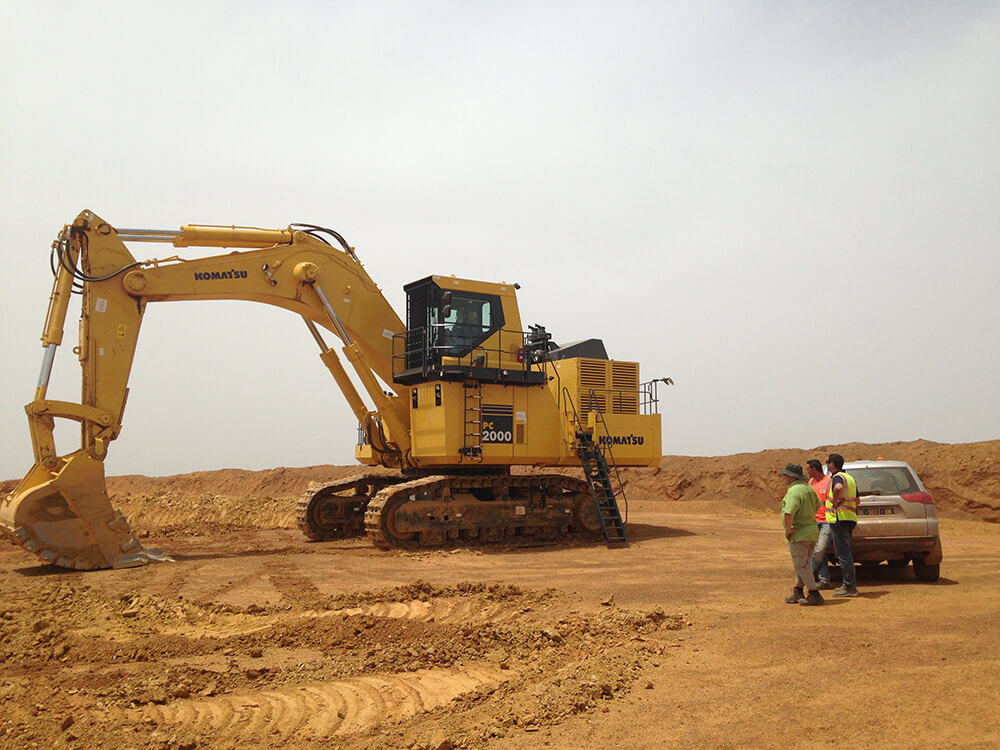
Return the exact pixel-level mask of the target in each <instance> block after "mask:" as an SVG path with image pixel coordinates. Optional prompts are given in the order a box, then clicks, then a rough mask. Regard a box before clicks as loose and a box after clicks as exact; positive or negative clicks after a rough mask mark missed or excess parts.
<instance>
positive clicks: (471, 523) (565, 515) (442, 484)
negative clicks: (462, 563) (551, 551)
mask: <svg viewBox="0 0 1000 750" xmlns="http://www.w3.org/2000/svg"><path fill="white" fill-rule="evenodd" d="M364 524H365V530H366V531H367V532H368V537H369V539H371V540H372V542H373V543H374V544H375V546H377V547H381V548H383V549H386V548H393V547H396V548H402V549H420V548H428V547H440V546H446V545H451V544H457V545H462V546H468V545H482V544H525V543H535V544H537V543H538V542H540V541H545V542H550V541H558V540H562V539H569V538H574V537H575V538H586V539H597V538H600V536H601V525H600V519H599V518H598V516H597V511H596V508H595V506H594V501H593V498H592V496H591V494H590V488H589V486H588V485H587V483H586V482H584V481H582V480H579V479H574V478H572V477H566V476H563V475H561V474H546V475H526V476H509V475H501V476H445V475H438V476H428V477H421V478H419V479H414V480H411V481H407V482H401V483H398V484H393V485H392V486H389V487H385V488H384V489H382V490H380V491H379V492H378V493H377V494H376V495H375V496H374V498H372V500H371V501H370V502H369V504H368V509H367V512H366V513H365V519H364Z"/></svg>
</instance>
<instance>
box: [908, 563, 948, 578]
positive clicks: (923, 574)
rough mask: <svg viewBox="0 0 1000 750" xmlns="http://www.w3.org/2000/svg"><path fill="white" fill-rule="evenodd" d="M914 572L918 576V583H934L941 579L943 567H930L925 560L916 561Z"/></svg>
mask: <svg viewBox="0 0 1000 750" xmlns="http://www.w3.org/2000/svg"><path fill="white" fill-rule="evenodd" d="M913 572H914V574H915V575H916V576H917V580H918V581H924V582H925V583H934V581H936V580H937V579H938V578H940V577H941V565H940V563H938V564H936V565H928V564H927V563H925V562H924V561H923V560H914V561H913Z"/></svg>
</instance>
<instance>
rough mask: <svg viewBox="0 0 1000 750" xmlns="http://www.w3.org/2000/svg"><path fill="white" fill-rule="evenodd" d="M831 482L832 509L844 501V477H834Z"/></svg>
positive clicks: (835, 508)
mask: <svg viewBox="0 0 1000 750" xmlns="http://www.w3.org/2000/svg"><path fill="white" fill-rule="evenodd" d="M830 481H831V482H833V509H834V510H837V509H838V508H839V507H840V506H841V505H842V504H843V503H844V485H845V482H844V478H843V477H834V478H833V479H831V480H830Z"/></svg>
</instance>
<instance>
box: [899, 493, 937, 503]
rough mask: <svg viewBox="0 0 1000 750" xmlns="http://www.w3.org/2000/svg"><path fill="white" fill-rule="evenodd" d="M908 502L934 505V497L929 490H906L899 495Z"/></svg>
mask: <svg viewBox="0 0 1000 750" xmlns="http://www.w3.org/2000/svg"><path fill="white" fill-rule="evenodd" d="M900 497H901V498H903V499H904V500H906V501H907V502H908V503H923V504H924V505H934V498H933V497H931V493H929V492H907V493H906V494H904V495H900Z"/></svg>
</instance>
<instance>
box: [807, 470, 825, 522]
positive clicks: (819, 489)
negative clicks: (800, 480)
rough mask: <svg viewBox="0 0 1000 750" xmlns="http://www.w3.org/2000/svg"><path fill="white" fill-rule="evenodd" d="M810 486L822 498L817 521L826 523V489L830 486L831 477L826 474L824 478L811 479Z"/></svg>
mask: <svg viewBox="0 0 1000 750" xmlns="http://www.w3.org/2000/svg"><path fill="white" fill-rule="evenodd" d="M809 486H810V487H812V488H813V489H814V490H815V491H816V494H817V495H819V497H820V498H821V499H822V502H821V503H820V504H819V508H817V509H816V523H826V489H827V487H829V486H830V477H828V476H826V475H824V476H823V478H822V479H810V480H809Z"/></svg>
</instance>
